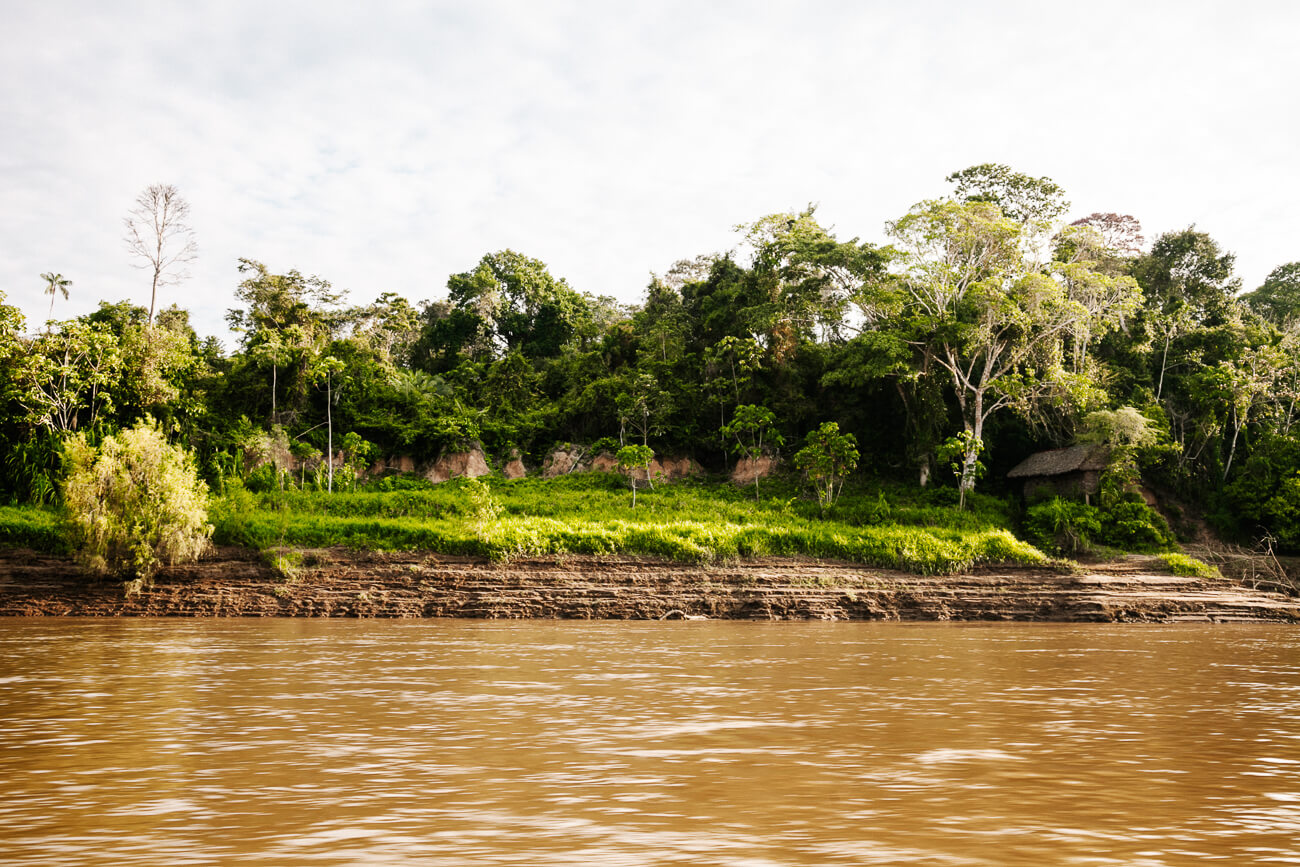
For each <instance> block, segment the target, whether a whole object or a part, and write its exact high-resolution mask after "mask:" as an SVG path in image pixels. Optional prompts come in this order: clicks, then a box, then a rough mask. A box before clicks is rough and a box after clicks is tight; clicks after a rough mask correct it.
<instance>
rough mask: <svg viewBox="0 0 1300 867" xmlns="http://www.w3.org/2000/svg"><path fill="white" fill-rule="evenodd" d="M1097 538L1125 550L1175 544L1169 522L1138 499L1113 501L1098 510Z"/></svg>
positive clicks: (1156, 547)
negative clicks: (1099, 514) (1098, 530)
mask: <svg viewBox="0 0 1300 867" xmlns="http://www.w3.org/2000/svg"><path fill="white" fill-rule="evenodd" d="M1099 540H1100V541H1101V542H1103V543H1104V544H1106V545H1110V546H1112V547H1115V548H1123V549H1124V550H1126V551H1151V550H1157V551H1162V550H1166V549H1168V548H1172V547H1173V546H1174V541H1175V540H1174V531H1173V530H1171V529H1169V522H1168V521H1166V520H1165V519H1164V518H1162V517H1161V516H1160V515H1159V514H1158V513H1156V512H1155V511H1154V510H1153V509H1152V508H1151V507H1150V506H1148V505H1147V504H1146V503H1144V502H1142V501H1141V500H1125V501H1122V502H1118V503H1112V504H1110V505H1109V506H1107V507H1106V508H1105V509H1103V510H1102V511H1101V535H1100V536H1099Z"/></svg>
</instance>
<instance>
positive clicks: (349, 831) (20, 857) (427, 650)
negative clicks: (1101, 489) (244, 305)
mask: <svg viewBox="0 0 1300 867" xmlns="http://www.w3.org/2000/svg"><path fill="white" fill-rule="evenodd" d="M243 862H248V863H257V864H274V865H307V864H311V865H335V864H385V865H386V864H399V863H400V864H418V865H458V867H459V865H465V864H520V865H574V864H599V865H656V864H692V865H734V867H742V865H743V867H769V865H794V864H799V865H837V864H927V865H1048V864H1078V865H1140V867H1160V865H1180V864H1202V863H1207V862H1219V863H1224V864H1232V865H1239V864H1300V632H1298V631H1297V630H1295V629H1294V628H1293V627H1292V628H1288V627H1274V626H1250V627H1223V626H1220V627H1199V626H1181V627H1150V628H1148V627H1133V626H1128V627H1109V626H1086V627H1080V626H1027V625H1016V626H961V627H953V626H926V625H909V626H898V625H892V626H891V625H879V624H822V623H809V624H751V623H655V624H628V623H537V622H523V623H481V622H479V623H475V622H463V621H462V622H455V621H432V622H410V621H407V622H376V621H362V622H322V621H309V620H271V621H114V622H103V621H89V620H53V621H41V620H9V621H0V863H4V864H41V865H58V864H141V865H146V864H147V865H159V864H215V863H220V864H237V863H243Z"/></svg>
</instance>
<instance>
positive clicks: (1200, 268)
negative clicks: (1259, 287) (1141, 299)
mask: <svg viewBox="0 0 1300 867" xmlns="http://www.w3.org/2000/svg"><path fill="white" fill-rule="evenodd" d="M1236 261H1237V257H1236V256H1235V255H1234V254H1232V253H1227V252H1224V250H1223V248H1221V247H1220V246H1219V244H1218V243H1217V242H1216V241H1215V240H1214V239H1213V238H1211V237H1210V236H1209V235H1207V234H1206V233H1204V232H1198V231H1196V227H1195V226H1188V227H1187V228H1186V229H1183V230H1182V231H1179V232H1166V233H1165V234H1163V235H1161V236H1160V237H1159V238H1157V239H1156V242H1155V243H1154V244H1152V245H1151V252H1150V253H1147V254H1146V255H1145V256H1141V257H1140V258H1138V259H1137V260H1136V261H1135V262H1134V263H1133V269H1132V270H1133V276H1134V277H1135V278H1137V281H1138V283H1139V284H1140V285H1141V286H1142V291H1143V292H1144V293H1145V294H1146V298H1147V305H1148V306H1149V307H1150V308H1153V309H1155V310H1158V311H1160V312H1162V313H1164V314H1166V315H1170V314H1173V313H1174V311H1175V310H1176V309H1177V308H1179V307H1184V306H1185V307H1186V308H1187V310H1188V313H1189V315H1190V317H1191V319H1192V320H1193V321H1194V322H1195V323H1197V324H1206V323H1210V324H1212V323H1216V322H1222V321H1223V320H1224V318H1225V317H1226V316H1227V315H1228V308H1229V306H1230V301H1231V299H1232V296H1233V295H1235V294H1236V292H1237V290H1238V289H1240V288H1241V281H1240V280H1239V279H1237V278H1236V277H1235V276H1234V275H1233V266H1234V265H1235V264H1236Z"/></svg>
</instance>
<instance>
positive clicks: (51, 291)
mask: <svg viewBox="0 0 1300 867" xmlns="http://www.w3.org/2000/svg"><path fill="white" fill-rule="evenodd" d="M41 279H42V280H44V281H45V294H46V295H48V296H50V316H49V318H50V319H53V318H54V296H55V295H57V294H58V293H60V292H62V293H63V300H64V301H67V300H68V287H69V286H71V285H72V281H71V280H69V279H68V278H67V277H64V276H63V275H62V274H56V273H54V272H53V271H48V272H46V273H44V274H42V275H41Z"/></svg>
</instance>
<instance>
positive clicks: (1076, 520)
mask: <svg viewBox="0 0 1300 867" xmlns="http://www.w3.org/2000/svg"><path fill="white" fill-rule="evenodd" d="M1101 529H1102V521H1101V518H1100V516H1099V515H1098V511H1097V509H1096V508H1095V507H1093V506H1089V505H1087V504H1085V503H1080V502H1077V501H1075V500H1062V499H1061V498H1060V497H1055V498H1053V499H1051V500H1048V501H1047V502H1045V503H1039V504H1038V505H1036V506H1031V507H1030V508H1029V510H1028V511H1027V512H1025V536H1026V537H1027V538H1028V539H1029V541H1030V542H1032V543H1034V544H1035V545H1037V546H1039V547H1040V548H1049V549H1052V550H1055V551H1060V552H1062V553H1066V554H1076V553H1079V552H1081V551H1087V550H1088V549H1090V548H1091V547H1092V544H1093V542H1094V541H1095V540H1096V539H1097V538H1098V537H1099V536H1100V535H1101Z"/></svg>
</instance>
